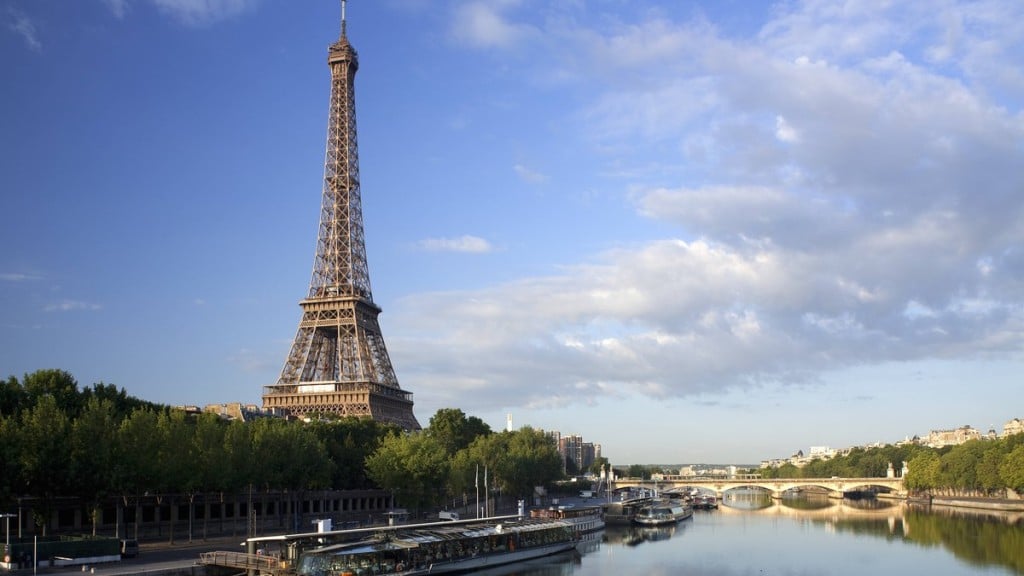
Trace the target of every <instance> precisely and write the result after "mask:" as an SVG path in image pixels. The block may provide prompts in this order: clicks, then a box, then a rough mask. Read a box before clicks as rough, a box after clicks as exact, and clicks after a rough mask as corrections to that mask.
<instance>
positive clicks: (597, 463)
mask: <svg viewBox="0 0 1024 576" xmlns="http://www.w3.org/2000/svg"><path fill="white" fill-rule="evenodd" d="M607 466H609V462H608V459H607V458H605V457H604V456H598V457H597V458H594V462H593V463H592V464H591V465H590V468H587V472H590V473H591V474H594V475H595V476H597V475H600V474H601V472H602V471H603V470H605V467H607Z"/></svg>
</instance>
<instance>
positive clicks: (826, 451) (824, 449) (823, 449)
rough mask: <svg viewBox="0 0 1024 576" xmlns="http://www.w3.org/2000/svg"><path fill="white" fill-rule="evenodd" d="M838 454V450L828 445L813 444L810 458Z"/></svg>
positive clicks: (829, 456)
mask: <svg viewBox="0 0 1024 576" xmlns="http://www.w3.org/2000/svg"><path fill="white" fill-rule="evenodd" d="M835 455H836V451H835V450H833V449H831V448H829V447H828V446H811V453H810V455H809V457H810V458H812V459H813V458H822V459H827V458H831V457H833V456H835Z"/></svg>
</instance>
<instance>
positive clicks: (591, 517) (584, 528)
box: [530, 506, 605, 536]
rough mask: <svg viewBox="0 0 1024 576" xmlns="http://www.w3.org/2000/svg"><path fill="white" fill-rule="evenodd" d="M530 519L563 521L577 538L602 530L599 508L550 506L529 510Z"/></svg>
mask: <svg viewBox="0 0 1024 576" xmlns="http://www.w3.org/2000/svg"><path fill="white" fill-rule="evenodd" d="M530 518H546V519H548V520H564V521H565V522H568V523H570V524H572V527H573V531H574V532H575V533H576V535H577V536H579V535H582V534H589V533H590V532H597V531H598V530H602V529H604V525H605V522H604V511H603V510H602V509H601V507H600V506H579V507H577V506H552V507H550V508H534V509H533V510H530Z"/></svg>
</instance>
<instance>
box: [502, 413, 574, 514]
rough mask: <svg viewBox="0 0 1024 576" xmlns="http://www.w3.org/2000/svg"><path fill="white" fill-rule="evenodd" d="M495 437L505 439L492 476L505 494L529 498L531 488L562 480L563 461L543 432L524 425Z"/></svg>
mask: <svg viewBox="0 0 1024 576" xmlns="http://www.w3.org/2000/svg"><path fill="white" fill-rule="evenodd" d="M496 436H498V437H501V438H502V439H503V440H504V442H503V443H502V444H504V450H503V451H502V452H500V453H499V454H498V455H497V456H498V458H497V465H496V467H495V477H496V478H497V479H498V481H499V483H500V484H499V485H500V486H501V488H502V490H503V492H504V493H505V494H508V495H513V496H516V497H519V498H527V499H528V498H529V497H530V495H531V494H533V490H534V487H536V486H547V485H550V484H551V483H553V482H554V481H556V480H559V479H560V478H562V458H561V456H560V455H559V453H558V448H557V447H556V446H555V441H554V440H553V439H552V438H551V437H550V436H548V435H547V434H545V433H544V432H542V431H540V430H534V429H533V428H530V427H529V426H527V427H524V428H520V429H519V430H516V431H513V432H502V433H500V434H497V435H496Z"/></svg>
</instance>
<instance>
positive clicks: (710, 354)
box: [391, 1, 1024, 408]
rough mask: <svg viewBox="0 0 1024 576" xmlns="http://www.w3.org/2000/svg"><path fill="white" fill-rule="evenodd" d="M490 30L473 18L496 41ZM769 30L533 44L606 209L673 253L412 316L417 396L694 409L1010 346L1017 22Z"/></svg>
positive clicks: (646, 246) (885, 6) (417, 310)
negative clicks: (610, 200) (759, 390)
mask: <svg viewBox="0 0 1024 576" xmlns="http://www.w3.org/2000/svg"><path fill="white" fill-rule="evenodd" d="M472 6H474V7H475V9H481V8H480V6H481V5H479V4H473V5H472ZM508 8H509V5H508V4H503V5H501V9H502V10H506V11H505V12H502V11H501V10H498V9H495V11H493V12H489V13H490V14H491V15H492V16H494V17H496V18H497V15H498V14H504V16H503V18H502V19H501V23H502V25H503V27H502V28H501V29H516V25H515V24H514V19H513V18H512V14H513V12H512V11H511V10H510V9H508ZM773 14H775V19H774V20H773V21H771V22H769V23H767V24H766V25H765V26H764V27H763V28H762V31H761V33H760V34H759V35H758V36H756V37H754V38H731V37H726V36H724V35H719V33H718V32H716V31H715V30H714V29H712V28H711V27H708V26H703V25H700V24H697V25H694V24H689V23H673V22H669V21H666V20H663V19H653V18H652V19H649V20H647V21H641V22H639V23H631V24H623V25H621V26H609V27H608V29H609V30H613V31H611V32H606V31H604V30H603V29H598V28H596V27H595V28H582V27H579V28H576V29H573V28H572V27H571V26H570V25H567V24H566V22H567V21H573V20H572V19H569V18H566V19H561V20H559V22H560V23H559V25H558V27H557V28H555V27H553V28H552V29H551V30H542V31H541V32H543V34H541V37H542V38H544V42H541V43H539V45H538V46H537V47H536V48H535V49H536V50H538V56H539V52H540V51H543V53H544V54H545V55H552V57H551V58H539V57H538V60H539V61H543V62H544V63H545V66H547V65H548V64H550V63H551V61H552V60H554V61H555V62H556V63H557V65H558V66H560V67H562V70H561V71H560V75H559V76H560V78H563V79H565V80H566V81H567V82H578V83H579V84H580V87H582V88H585V91H586V92H587V93H588V94H590V97H589V99H587V100H584V101H583V102H582V104H581V107H580V108H581V111H580V112H579V113H578V116H577V120H578V122H579V125H578V128H579V130H580V132H581V133H582V134H583V135H586V136H589V137H590V138H591V143H592V145H593V150H592V152H593V153H594V154H595V155H596V156H597V157H598V159H597V163H600V162H601V161H604V160H607V159H608V158H609V157H611V158H613V160H614V162H615V165H616V169H617V170H616V172H615V175H616V178H619V179H620V180H615V181H613V182H611V183H610V184H609V186H614V185H621V186H622V188H627V187H628V188H629V189H630V190H631V192H630V193H631V195H632V199H633V200H634V201H635V205H636V207H637V212H638V214H639V215H641V216H643V217H645V218H649V219H652V220H657V221H659V222H660V223H662V224H664V225H668V226H670V227H672V226H674V227H675V230H676V234H675V235H665V236H664V237H662V238H661V239H656V240H650V241H645V242H644V243H642V244H631V245H628V246H624V247H622V248H619V249H616V250H613V251H609V252H607V253H605V254H602V255H600V256H596V257H595V258H594V259H593V261H592V262H590V263H586V264H582V265H578V266H567V267H565V268H564V269H563V270H562V271H561V272H559V273H558V274H551V275H548V276H544V277H536V278H528V279H523V280H521V281H518V282H510V283H507V284H503V285H496V286H493V287H491V288H488V289H484V290H479V291H471V292H463V293H444V294H424V295H419V296H414V297H410V298H409V299H408V300H406V301H404V302H402V304H401V307H402V310H403V313H402V314H401V317H402V325H400V326H399V327H398V332H397V334H394V333H393V334H391V337H392V338H393V340H391V342H392V347H393V348H395V349H397V350H399V352H398V354H400V355H401V356H402V357H403V358H404V359H405V361H406V363H407V364H406V365H407V366H416V367H417V368H416V373H415V374H413V375H408V374H407V377H411V378H412V379H413V380H414V381H415V382H416V383H417V384H416V388H417V390H419V391H423V390H424V389H426V390H429V393H430V394H434V393H438V392H440V391H441V390H448V389H449V388H448V387H449V386H450V383H451V382H452V376H453V375H468V374H471V375H473V378H472V385H473V387H474V389H479V388H480V387H481V386H484V387H486V389H487V390H488V394H486V395H484V394H475V395H472V397H471V399H475V400H474V401H476V402H478V403H479V404H480V405H481V406H483V405H486V406H487V407H495V408H496V407H500V406H516V405H530V406H535V405H542V404H544V403H545V402H556V403H562V402H571V401H572V399H573V398H574V397H576V396H577V394H576V391H578V390H580V389H581V388H583V389H586V390H588V391H589V392H590V393H592V394H610V393H611V392H610V391H612V390H614V391H617V392H616V393H622V394H629V393H636V394H645V395H651V396H658V397H661V396H693V395H697V394H704V393H708V392H712V393H715V392H719V391H722V390H726V389H730V388H742V387H749V386H754V385H757V384H760V383H764V382H778V383H785V384H788V383H794V382H805V381H807V380H810V379H813V378H814V377H815V375H816V374H819V373H821V372H822V371H824V370H834V369H841V368H844V367H851V366H859V365H865V364H868V365H880V364H884V363H887V362H892V361H911V360H927V359H934V358H959V359H971V358H975V357H978V356H981V355H990V354H996V355H998V354H1006V353H1008V351H1013V350H1016V351H1019V350H1020V349H1021V343H1022V342H1024V297H1022V294H1024V281H1022V280H1021V278H1024V256H1022V255H1021V251H1020V249H1019V246H1021V245H1024V224H1022V223H1024V195H1022V194H1020V191H1021V190H1024V172H1022V171H1021V170H1020V168H1019V167H1020V166H1022V165H1024V148H1022V147H1021V146H1020V143H1021V142H1024V117H1022V115H1021V114H1022V112H1021V110H1022V103H1021V98H1022V97H1024V90H1017V89H1016V88H1015V86H1016V84H1015V82H1016V80H1015V74H1016V75H1019V70H1018V69H1019V66H1015V63H1016V61H1017V60H1019V59H1015V58H1012V57H1010V56H1009V54H1010V53H1012V52H1013V51H1014V50H1016V51H1017V52H1019V49H1020V44H1021V38H1024V34H1022V33H1021V32H1022V31H1024V28H1022V24H1021V22H1024V13H1022V6H1021V5H1020V4H1019V3H1014V2H995V1H982V2H977V3H971V4H969V5H964V4H959V3H943V4H941V5H938V6H936V7H932V6H927V7H926V6H924V5H914V4H913V3H910V4H908V3H891V2H863V3H854V4H850V3H846V4H832V3H828V2H812V3H793V4H787V5H785V6H783V7H780V8H778V10H777V11H776V12H774V13H773ZM996 15H998V16H996ZM580 20H581V21H582V20H583V19H582V18H581V19H580ZM481 21H483V20H481ZM552 26H553V25H552ZM497 36H499V37H503V36H502V35H501V34H498V35H497ZM990 38H991V39H994V40H992V42H991V43H992V44H994V46H991V47H989V48H987V49H985V48H984V46H985V45H986V41H987V40H988V39H990ZM477 45H480V46H484V45H486V44H485V43H484V42H480V43H478V44H477ZM982 53H986V54H990V55H993V57H992V59H991V60H992V61H991V62H990V63H987V64H985V63H983V59H982V58H980V57H978V55H979V54H982ZM1015 70H1016V71H1015ZM541 73H543V72H538V74H541ZM1021 86H1024V83H1022V84H1021ZM581 91H582V90H581ZM602 154H607V156H602ZM652 165H653V166H658V167H659V168H660V170H658V171H656V172H655V171H651V170H650V169H649V167H650V166H652ZM595 170H600V171H604V170H606V165H604V164H602V165H600V166H599V168H598V169H595ZM603 173H606V172H603ZM554 178H556V179H557V176H555V177H554ZM623 241H626V240H623ZM421 314H422V315H421ZM438 318H441V319H443V321H441V322H438V320H437V319H438ZM453 350H455V351H457V352H456V353H451V351H453ZM456 381H458V378H456ZM523 382H530V383H537V384H538V386H536V389H535V390H534V391H533V392H530V393H526V392H524V390H523V387H521V386H518V384H519V383H523ZM464 385H466V386H468V384H464ZM456 388H458V385H456ZM467 389H468V388H467ZM455 393H458V392H457V391H456V392H455ZM552 399H554V400H552Z"/></svg>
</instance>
